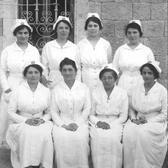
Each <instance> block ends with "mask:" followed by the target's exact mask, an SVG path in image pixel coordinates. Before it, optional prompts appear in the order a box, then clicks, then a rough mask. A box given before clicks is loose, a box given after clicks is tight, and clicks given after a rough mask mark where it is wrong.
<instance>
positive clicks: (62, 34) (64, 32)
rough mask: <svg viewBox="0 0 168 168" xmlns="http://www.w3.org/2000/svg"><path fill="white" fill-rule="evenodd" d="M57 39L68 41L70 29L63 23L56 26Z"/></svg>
mask: <svg viewBox="0 0 168 168" xmlns="http://www.w3.org/2000/svg"><path fill="white" fill-rule="evenodd" d="M56 31H57V38H61V39H68V37H69V34H70V27H69V26H68V25H67V24H66V23H64V22H60V23H59V24H58V26H57V30H56Z"/></svg>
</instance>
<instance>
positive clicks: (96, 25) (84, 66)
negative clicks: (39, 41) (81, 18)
mask: <svg viewBox="0 0 168 168" xmlns="http://www.w3.org/2000/svg"><path fill="white" fill-rule="evenodd" d="M102 29H103V26H102V23H101V20H100V17H99V15H98V14H97V13H88V16H87V19H86V22H85V31H86V35H87V37H86V38H84V39H83V40H81V41H80V42H79V44H78V49H79V57H80V62H81V79H82V82H84V83H85V84H86V85H87V86H88V87H89V88H90V89H91V90H92V89H93V88H95V87H96V86H97V85H98V84H100V81H99V77H98V76H99V72H100V70H101V69H102V68H103V66H104V65H106V64H107V63H110V62H112V49H111V45H110V43H109V42H108V41H107V40H105V39H104V38H102V37H100V34H101V30H102Z"/></svg>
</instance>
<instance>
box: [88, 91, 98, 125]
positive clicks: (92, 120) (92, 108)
mask: <svg viewBox="0 0 168 168" xmlns="http://www.w3.org/2000/svg"><path fill="white" fill-rule="evenodd" d="M91 104H92V105H91V115H90V117H89V119H90V122H91V124H93V125H96V123H97V122H98V121H99V119H98V118H97V117H96V115H95V114H96V101H95V100H94V96H93V94H92V96H91Z"/></svg>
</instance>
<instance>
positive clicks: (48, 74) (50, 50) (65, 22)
mask: <svg viewBox="0 0 168 168" xmlns="http://www.w3.org/2000/svg"><path fill="white" fill-rule="evenodd" d="M53 30H54V32H55V34H56V39H55V40H52V41H50V42H48V43H47V44H46V45H45V46H44V48H43V51H42V62H43V64H44V65H45V66H46V71H45V72H44V75H45V78H44V77H43V83H45V84H46V85H47V86H48V87H49V88H53V87H54V86H55V85H56V84H58V82H60V81H62V80H63V77H62V75H61V73H60V71H59V64H60V62H61V61H62V60H63V59H64V58H65V57H67V58H70V59H72V60H74V61H75V62H76V64H77V67H79V66H78V65H79V59H78V58H77V47H76V45H75V44H73V43H72V42H71V41H69V40H68V37H69V35H70V33H71V32H72V24H71V22H70V20H69V18H68V17H65V16H59V17H58V19H57V21H56V22H55V24H54V25H53ZM78 76H79V77H78V78H80V70H79V71H78Z"/></svg>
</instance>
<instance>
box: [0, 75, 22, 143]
mask: <svg viewBox="0 0 168 168" xmlns="http://www.w3.org/2000/svg"><path fill="white" fill-rule="evenodd" d="M7 80H8V83H9V85H10V86H11V89H12V91H13V90H14V89H15V88H17V86H18V85H19V84H20V83H21V82H23V77H22V73H19V74H16V75H9V77H8V79H7ZM11 93H12V92H10V93H8V94H6V93H4V92H2V95H1V100H0V144H1V143H2V141H5V137H6V131H7V129H8V126H9V119H8V112H7V110H8V102H9V100H10V96H11Z"/></svg>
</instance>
